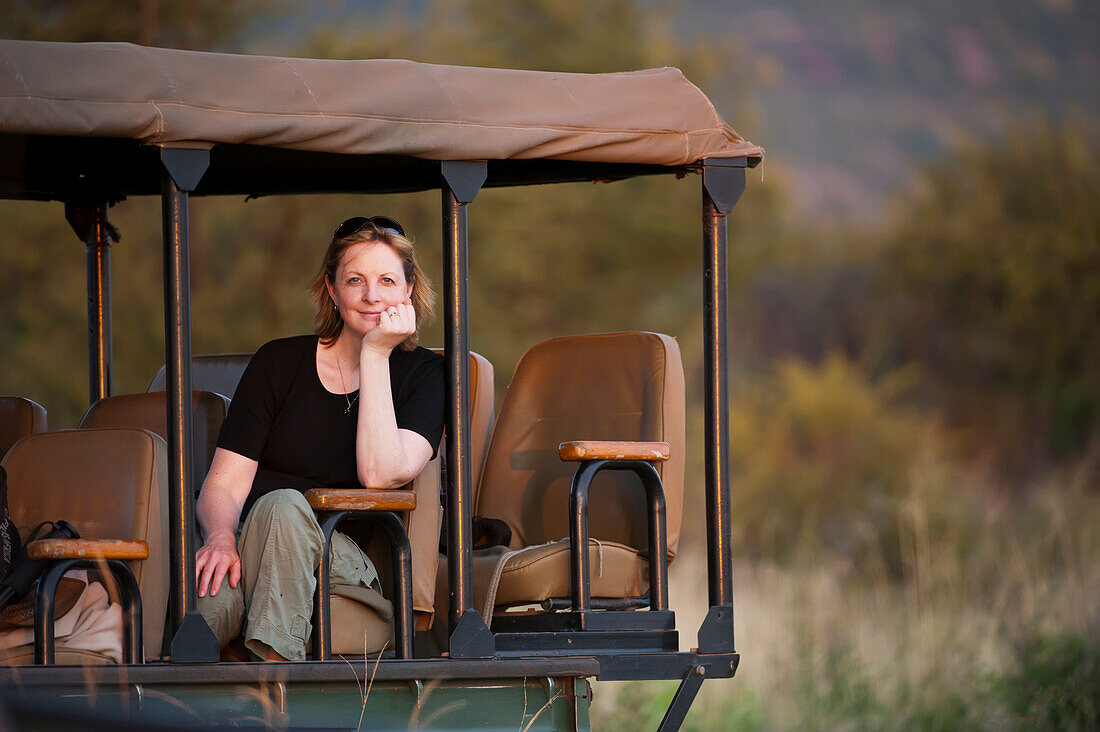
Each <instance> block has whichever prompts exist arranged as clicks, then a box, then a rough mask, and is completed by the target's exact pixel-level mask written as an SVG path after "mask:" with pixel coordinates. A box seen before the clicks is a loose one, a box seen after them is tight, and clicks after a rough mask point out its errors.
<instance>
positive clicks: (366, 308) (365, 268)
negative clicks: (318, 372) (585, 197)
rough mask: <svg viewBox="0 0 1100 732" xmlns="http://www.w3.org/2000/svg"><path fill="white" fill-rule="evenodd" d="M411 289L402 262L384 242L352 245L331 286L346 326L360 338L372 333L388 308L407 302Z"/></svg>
mask: <svg viewBox="0 0 1100 732" xmlns="http://www.w3.org/2000/svg"><path fill="white" fill-rule="evenodd" d="M412 289H413V286H412V283H410V282H407V281H406V280H405V269H404V267H403V266H402V263H401V258H400V257H399V256H397V253H396V252H394V251H393V250H392V249H390V248H389V246H387V245H386V244H383V243H381V242H366V243H364V244H353V245H352V246H350V247H348V248H347V249H346V250H344V255H343V257H342V258H341V259H340V265H339V266H338V267H337V268H336V281H335V282H332V281H329V282H328V292H329V295H330V296H331V297H332V301H333V302H334V303H336V304H337V305H339V306H340V317H341V318H343V320H344V326H345V327H347V328H350V329H351V331H352V332H353V333H356V334H358V335H360V336H361V335H363V334H364V333H366V332H367V331H369V330H373V329H374V328H375V327H376V326H377V325H378V318H379V316H381V314H382V313H384V312H386V310H387V309H388V308H390V307H392V306H394V305H400V304H401V303H403V302H405V301H407V300H408V299H409V298H410V297H411V296H412Z"/></svg>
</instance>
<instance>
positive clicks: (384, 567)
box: [330, 456, 443, 656]
mask: <svg viewBox="0 0 1100 732" xmlns="http://www.w3.org/2000/svg"><path fill="white" fill-rule="evenodd" d="M440 463H441V460H440V458H439V457H438V456H437V457H436V458H435V459H434V460H431V461H429V462H428V464H427V465H426V466H424V469H423V470H422V471H420V475H418V476H417V477H416V479H415V480H414V481H413V482H412V484H411V488H412V490H413V492H414V493H416V508H415V509H414V510H412V511H410V512H408V513H406V514H404V515H402V522H403V523H404V524H405V533H406V534H407V535H408V537H409V546H410V547H411V548H412V599H413V613H414V614H415V616H416V625H417V627H419V628H421V629H425V628H428V627H430V626H431V624H432V622H433V621H434V617H435V587H436V577H437V573H438V567H439V550H438V547H439V530H440V527H441V525H442V520H443V509H442V507H441V506H440V504H439V487H440ZM384 533H385V532H383V531H380V530H379V531H375V532H374V540H372V541H371V544H370V546H368V547H366V551H367V554H368V556H370V558H371V561H373V562H374V565H375V568H376V569H377V570H378V574H379V577H380V579H381V581H382V587H383V590H384V594H385V596H386V597H387V598H389V599H391V600H392V599H393V597H394V594H393V591H392V587H391V585H392V575H393V572H392V569H391V566H392V560H391V559H390V553H389V549H388V546H387V542H386V541H385V538H384V536H383V535H384ZM330 598H331V612H332V624H331V628H332V652H333V653H334V654H337V655H343V656H354V655H363V654H371V653H378V652H379V651H380V650H381V649H382V647H383V646H384V645H385V643H386V642H387V641H388V642H389V643H390V648H393V621H392V620H387V619H383V618H381V617H380V616H379V615H378V613H376V612H375V611H374V610H373V609H371V608H370V607H368V606H366V605H364V604H362V603H360V602H357V601H356V600H353V599H350V598H347V597H342V596H340V595H337V594H335V593H330Z"/></svg>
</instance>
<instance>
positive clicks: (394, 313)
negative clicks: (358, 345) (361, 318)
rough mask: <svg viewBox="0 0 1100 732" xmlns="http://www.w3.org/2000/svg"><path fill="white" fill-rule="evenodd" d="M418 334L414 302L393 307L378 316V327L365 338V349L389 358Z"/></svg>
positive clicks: (407, 301)
mask: <svg viewBox="0 0 1100 732" xmlns="http://www.w3.org/2000/svg"><path fill="white" fill-rule="evenodd" d="M413 333H416V310H415V309H413V305H412V300H406V301H405V302H403V303H401V304H400V305H391V306H390V307H389V308H387V309H386V310H385V311H384V312H382V313H381V314H380V315H379V316H378V327H377V328H371V329H370V330H368V331H367V332H366V334H365V335H364V336H363V348H369V349H371V350H373V351H376V352H378V353H379V354H381V355H383V356H386V357H387V358H389V355H390V352H391V351H393V349H394V348H396V347H397V346H399V345H400V344H401V343H403V342H404V341H405V339H406V338H408V337H409V336H411V335H412V334H413Z"/></svg>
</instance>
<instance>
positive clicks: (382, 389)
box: [355, 348, 431, 489]
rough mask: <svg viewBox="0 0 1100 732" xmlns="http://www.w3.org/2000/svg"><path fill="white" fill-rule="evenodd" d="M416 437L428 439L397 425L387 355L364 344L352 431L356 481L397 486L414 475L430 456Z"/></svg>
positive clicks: (370, 485)
mask: <svg viewBox="0 0 1100 732" xmlns="http://www.w3.org/2000/svg"><path fill="white" fill-rule="evenodd" d="M417 440H419V441H420V442H423V444H424V445H427V444H428V443H427V440H424V438H422V437H420V435H417V434H416V433H414V432H410V431H408V430H401V429H398V427H397V417H396V414H395V413H394V408H393V395H392V394H391V392H390V366H389V358H388V357H387V356H383V355H382V354H381V353H378V352H376V351H373V350H371V349H370V348H363V349H362V353H361V355H360V358H359V423H358V429H357V431H356V435H355V457H356V461H355V462H356V469H357V472H358V475H359V482H360V483H362V484H363V485H364V486H366V487H368V488H381V489H390V488H400V487H401V486H403V485H405V484H407V483H409V482H410V481H411V480H412V479H413V478H415V477H416V476H417V475H418V474H419V473H420V471H421V470H422V469H423V468H424V466H425V465H426V464H427V462H428V459H430V458H431V446H428V449H427V454H426V455H425V454H424V450H423V447H422V446H421V445H419V444H417Z"/></svg>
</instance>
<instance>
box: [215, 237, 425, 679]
mask: <svg viewBox="0 0 1100 732" xmlns="http://www.w3.org/2000/svg"><path fill="white" fill-rule="evenodd" d="M312 293H313V298H314V301H315V302H316V304H317V316H316V319H315V324H316V331H317V332H316V335H312V336H298V337H294V338H284V339H280V340H276V341H272V342H270V343H267V344H266V345H264V346H263V347H261V348H260V349H259V350H258V351H257V352H256V355H255V356H253V358H252V360H251V362H250V363H249V365H248V368H247V369H246V370H245V373H244V375H243V376H242V377H241V382H240V385H239V386H238V387H237V392H236V394H235V395H234V397H233V402H232V404H231V405H230V408H229V413H228V415H227V416H226V420H225V424H224V425H223V426H222V430H221V434H220V435H219V438H218V449H217V450H216V451H215V453H214V460H213V463H212V465H211V467H210V472H209V474H208V475H207V478H206V481H205V482H204V483H203V486H202V492H201V494H200V495H199V500H198V504H197V511H196V513H197V516H198V520H199V525H200V527H201V528H202V531H203V537H204V540H205V543H204V544H203V546H202V548H201V549H199V550H198V552H197V553H196V555H195V569H196V574H197V581H198V597H199V600H198V609H199V611H200V612H201V613H202V614H203V616H204V617H205V618H206V620H207V622H208V623H210V627H211V629H213V631H214V634H215V635H216V636H217V638H218V640H219V642H220V643H221V645H222V646H223V647H224V646H225V645H226V644H227V643H229V641H230V640H232V639H233V638H235V637H237V635H238V634H240V633H241V629H242V624H243V635H244V641H245V646H246V648H248V650H249V651H251V652H252V653H253V654H255V655H256V657H258V658H261V659H267V660H301V659H304V658H305V646H306V640H307V638H308V637H309V630H310V618H311V615H312V609H313V592H314V586H315V579H314V571H315V568H316V567H317V565H318V563H319V562H320V556H321V554H320V552H321V547H322V535H321V529H320V526H318V524H317V521H316V519H315V518H314V515H313V511H312V510H311V509H310V508H309V505H308V504H307V503H306V500H305V498H304V496H303V495H302V494H303V493H304V491H306V490H308V489H309V488H313V487H318V486H322V487H331V488H358V487H360V486H367V487H370V488H380V489H387V488H400V487H401V486H403V485H405V484H407V483H409V482H410V481H411V480H412V479H413V478H415V477H416V476H417V474H418V473H420V471H421V470H422V469H423V468H424V466H425V465H426V464H427V463H428V461H429V460H431V458H432V456H433V454H434V451H435V449H436V447H437V446H438V444H439V440H440V438H441V437H442V434H443V360H442V358H441V357H440V356H438V355H436V354H434V353H432V352H431V351H428V350H426V349H424V348H419V347H417V345H416V343H417V333H418V327H419V326H420V325H421V324H423V323H424V322H425V321H426V320H427V319H429V318H430V317H431V316H432V314H433V301H434V298H435V294H434V292H433V291H432V288H431V283H430V282H429V281H428V280H427V278H426V277H425V276H424V273H423V272H422V271H421V270H420V266H419V264H418V263H417V261H416V257H415V255H414V253H413V248H412V244H411V243H410V242H409V240H408V239H407V238H406V237H405V235H404V230H403V229H402V228H401V225H400V224H398V223H397V222H396V221H394V220H393V219H389V218H386V217H383V216H374V217H369V218H368V217H363V216H356V217H354V218H351V219H348V220H347V221H345V222H344V223H342V224H341V225H340V226H339V227H337V229H336V231H335V232H334V234H333V237H332V243H331V244H330V245H329V248H328V251H327V252H326V254H325V259H324V261H323V263H322V265H321V269H320V271H319V272H318V273H317V277H316V278H315V279H314V282H313V286H312ZM242 517H244V521H243V524H242V525H241V526H240V527H239V526H238V523H239V522H240V521H241V518H242ZM332 558H333V561H332V574H331V576H332V578H333V580H334V581H336V582H339V583H343V584H353V585H355V584H358V585H361V586H364V587H376V586H377V585H376V583H377V574H376V573H375V571H374V567H373V566H372V565H371V563H370V560H369V559H367V557H366V555H365V554H364V553H363V552H362V551H361V550H360V549H359V547H358V546H356V545H355V543H354V542H352V541H351V540H350V539H349V538H348V537H346V536H344V535H342V534H340V533H338V532H337V533H335V534H334V535H333V539H332Z"/></svg>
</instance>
